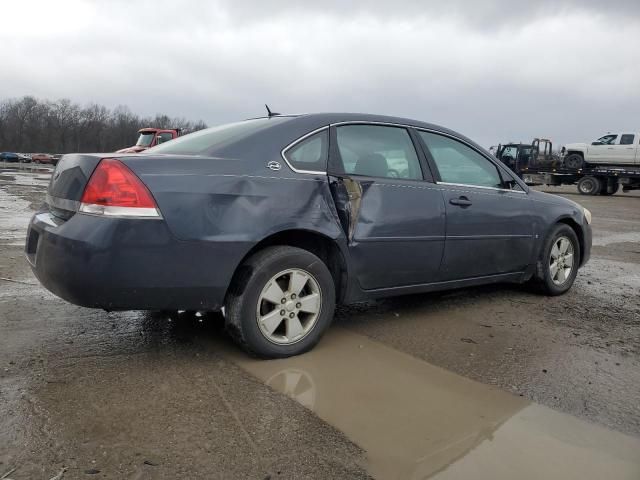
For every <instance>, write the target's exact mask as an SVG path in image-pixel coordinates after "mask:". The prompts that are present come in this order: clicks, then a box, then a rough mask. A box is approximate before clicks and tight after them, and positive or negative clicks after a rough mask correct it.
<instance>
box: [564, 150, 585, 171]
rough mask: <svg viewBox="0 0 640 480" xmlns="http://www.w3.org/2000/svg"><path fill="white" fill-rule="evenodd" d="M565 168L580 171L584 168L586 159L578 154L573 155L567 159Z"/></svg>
mask: <svg viewBox="0 0 640 480" xmlns="http://www.w3.org/2000/svg"><path fill="white" fill-rule="evenodd" d="M564 166H565V167H566V168H570V169H571V170H579V169H581V168H582V167H584V158H583V157H582V155H580V154H578V153H571V154H569V155H567V156H566V157H565V159H564Z"/></svg>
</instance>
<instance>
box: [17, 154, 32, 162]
mask: <svg viewBox="0 0 640 480" xmlns="http://www.w3.org/2000/svg"><path fill="white" fill-rule="evenodd" d="M18 160H19V161H20V163H29V162H30V161H31V155H29V154H27V153H19V154H18Z"/></svg>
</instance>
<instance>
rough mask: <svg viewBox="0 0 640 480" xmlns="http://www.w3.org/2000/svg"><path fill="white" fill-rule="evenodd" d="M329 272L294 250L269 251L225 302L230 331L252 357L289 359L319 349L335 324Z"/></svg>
mask: <svg viewBox="0 0 640 480" xmlns="http://www.w3.org/2000/svg"><path fill="white" fill-rule="evenodd" d="M334 308H335V287H334V283H333V277H332V276H331V272H329V269H328V268H327V266H326V265H325V264H324V263H323V262H322V260H320V259H319V258H318V257H316V256H315V255H314V254H312V253H310V252H308V251H306V250H303V249H300V248H294V247H287V246H277V247H268V248H266V249H264V250H262V251H260V252H258V253H256V254H255V255H253V256H251V257H250V258H249V259H248V260H247V261H246V262H245V263H244V264H243V265H242V266H241V267H240V269H239V273H238V274H237V275H236V276H235V278H234V282H233V285H232V286H231V288H230V292H229V294H228V295H227V300H226V302H225V322H226V326H227V330H228V331H229V332H230V333H231V335H232V336H233V338H234V339H235V340H236V341H237V342H238V343H239V344H240V346H241V347H243V348H244V349H245V350H246V351H248V352H249V353H251V354H254V355H256V356H260V357H265V358H281V357H289V356H293V355H298V354H300V353H304V352H306V351H308V350H310V349H311V348H313V347H314V346H315V344H316V343H318V341H319V340H320V338H321V336H322V334H323V333H324V331H325V330H326V329H327V327H328V326H329V324H330V323H331V320H332V319H333V312H334Z"/></svg>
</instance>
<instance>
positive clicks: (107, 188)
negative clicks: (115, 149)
mask: <svg viewBox="0 0 640 480" xmlns="http://www.w3.org/2000/svg"><path fill="white" fill-rule="evenodd" d="M80 202H81V204H80V211H81V212H83V213H90V214H92V215H105V216H124V217H159V216H160V213H159V212H158V206H157V205H156V201H155V200H154V199H153V196H152V195H151V192H149V190H148V189H147V187H146V186H145V185H144V183H142V180H140V179H139V178H138V177H137V176H136V175H135V173H133V172H132V171H131V170H129V168H128V167H127V166H126V165H125V164H124V163H122V162H120V161H119V160H115V159H113V158H104V159H102V160H100V163H99V164H98V166H97V167H96V169H95V170H94V171H93V174H92V175H91V178H89V182H88V183H87V186H86V187H85V189H84V193H83V194H82V199H81V200H80Z"/></svg>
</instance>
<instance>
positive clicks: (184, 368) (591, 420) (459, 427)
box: [0, 164, 640, 480]
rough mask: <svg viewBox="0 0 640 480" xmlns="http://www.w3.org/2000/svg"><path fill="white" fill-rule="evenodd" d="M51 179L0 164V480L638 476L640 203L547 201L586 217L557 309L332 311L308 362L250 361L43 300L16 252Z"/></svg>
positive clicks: (171, 333) (413, 304)
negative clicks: (586, 254) (578, 262)
mask: <svg viewBox="0 0 640 480" xmlns="http://www.w3.org/2000/svg"><path fill="white" fill-rule="evenodd" d="M10 167H14V166H10ZM49 174H50V170H49V168H48V167H39V168H37V169H36V168H33V169H31V168H29V167H28V166H25V165H22V166H19V167H17V169H16V168H3V165H2V164H0V478H2V477H3V475H4V474H5V473H6V472H10V471H12V470H13V469H15V471H13V472H12V473H10V474H9V475H8V478H12V479H14V480H19V479H31V478H34V479H40V478H42V479H46V480H49V479H51V478H52V477H54V476H55V475H57V474H59V473H61V472H62V473H61V475H62V476H61V477H59V478H64V479H69V478H114V479H120V478H131V479H165V478H166V479H169V478H171V479H175V478H256V479H265V478H272V479H275V478H322V479H325V478H368V477H370V476H373V477H374V478H389V479H418V478H441V479H449V478H487V479H489V478H490V479H498V478H515V477H519V478H563V479H567V478H576V479H583V478H594V479H596V478H597V479H601V478H608V479H609V478H610V479H613V478H629V479H638V478H640V297H639V295H638V290H639V287H640V194H638V193H634V194H630V193H626V194H618V195H615V196H613V197H583V196H578V195H574V192H575V190H574V188H571V187H563V188H560V189H555V192H559V193H562V194H563V195H567V196H568V197H570V198H572V199H573V200H576V201H578V202H580V203H582V204H584V205H585V206H586V207H587V208H589V209H590V210H591V211H592V213H593V216H594V249H593V255H592V259H591V261H590V262H589V264H588V265H587V266H586V267H585V268H584V269H582V270H581V272H580V274H579V276H578V279H577V282H576V285H575V286H574V288H573V289H572V290H571V291H570V292H569V293H568V294H567V295H564V296H562V297H557V298H547V297H544V296H540V295H538V294H536V293H532V292H530V291H528V290H527V289H526V288H522V287H515V286H492V287H483V288H475V289H465V290H459V291H454V292H449V293H441V294H430V295H415V296H409V297H400V298H395V299H389V300H384V301H379V302H372V303H367V304H359V305H355V306H350V307H343V308H340V309H339V311H338V315H337V320H336V323H335V325H334V326H333V327H332V329H331V330H330V332H329V333H328V335H327V336H326V337H325V338H324V339H323V341H322V342H321V343H320V345H319V346H318V347H317V348H316V349H315V350H314V351H313V352H311V353H309V354H307V355H303V356H300V357H296V358H294V359H287V360H278V361H268V362H266V361H256V360H253V359H250V358H248V357H246V356H245V355H244V354H242V353H241V352H239V351H238V350H237V349H236V348H235V346H234V345H233V343H232V342H231V341H230V340H229V339H228V338H227V336H226V335H225V334H224V332H223V330H222V328H221V318H220V316H219V315H204V316H193V315H186V314H182V315H175V316H172V317H171V318H168V317H165V316H160V315H153V314H149V313H144V312H127V313H105V312H102V311H95V310H89V309H84V308H80V307H75V306H72V305H69V304H67V303H66V302H64V301H62V300H60V299H57V298H56V297H54V296H53V295H51V294H50V293H48V292H47V291H46V290H44V289H43V288H42V287H40V286H39V285H38V284H37V281H36V280H35V279H34V277H33V276H32V274H31V272H30V270H29V268H28V266H27V264H26V261H25V260H24V259H23V257H22V245H23V242H24V237H25V233H26V230H25V226H26V223H27V222H28V219H29V216H30V215H31V212H32V211H33V209H34V208H35V207H36V206H37V205H38V204H40V203H41V202H42V200H43V197H44V193H45V189H46V183H47V181H48V176H49Z"/></svg>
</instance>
